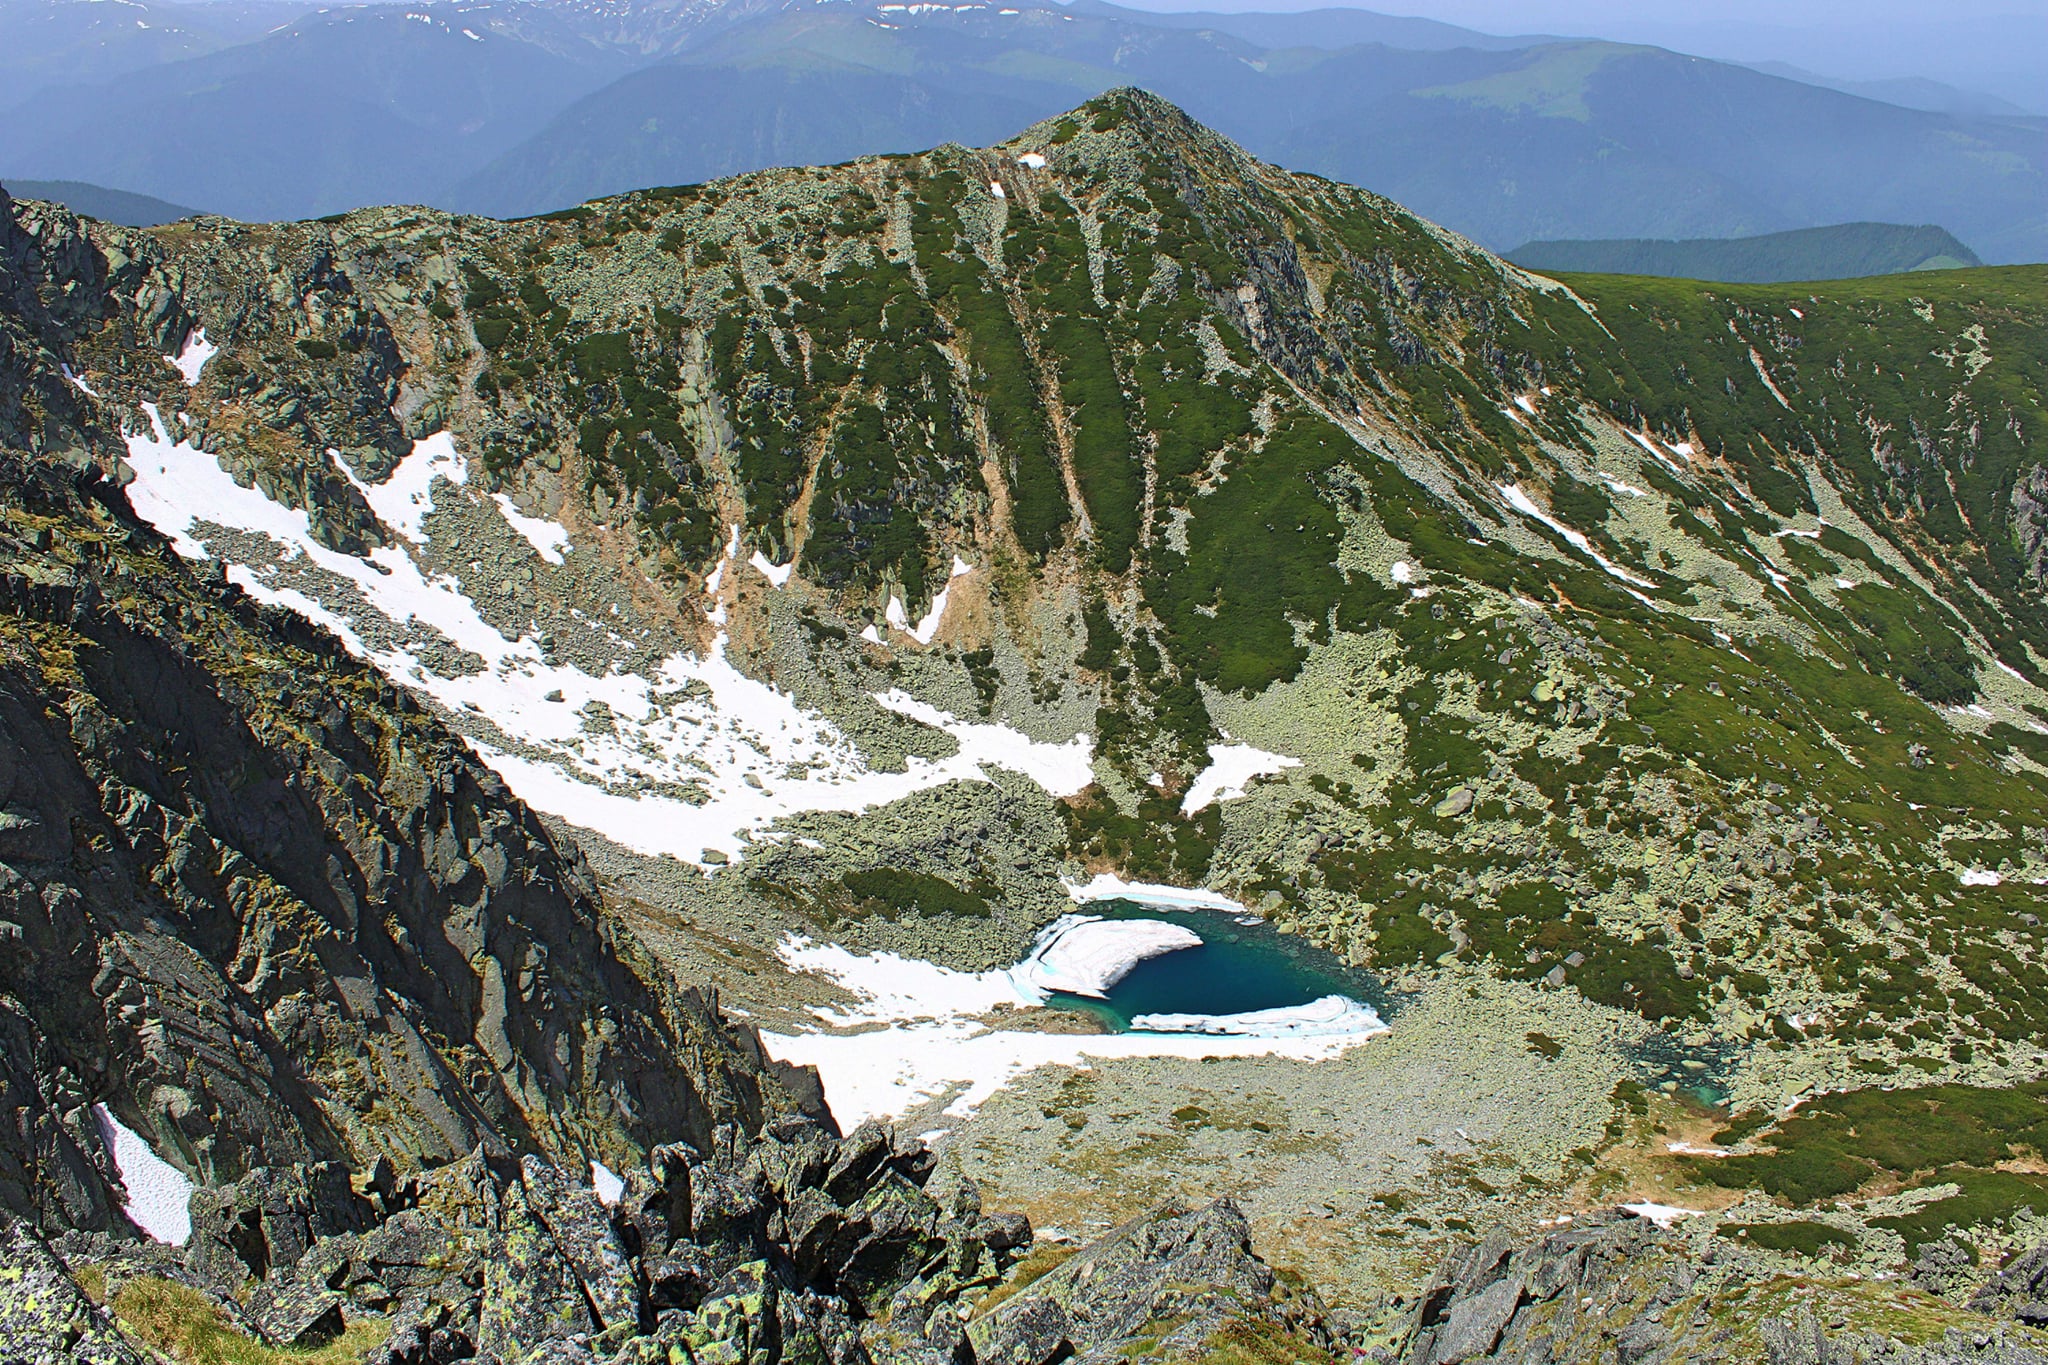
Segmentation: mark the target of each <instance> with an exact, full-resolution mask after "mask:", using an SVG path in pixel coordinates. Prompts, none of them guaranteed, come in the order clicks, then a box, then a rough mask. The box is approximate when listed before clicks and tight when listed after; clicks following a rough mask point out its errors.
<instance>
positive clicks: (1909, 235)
mask: <svg viewBox="0 0 2048 1365" xmlns="http://www.w3.org/2000/svg"><path fill="white" fill-rule="evenodd" d="M1507 258H1508V259H1509V260H1511V261H1513V262H1515V263H1516V264H1517V265H1522V266H1526V267H1528V268H1529V269H1531V270H1540V271H1544V272H1546V273H1555V272H1557V271H1570V272H1577V273H1582V274H1613V275H1662V276H1667V277H1676V278H1681V279H1694V280H1723V281H1729V282H1735V283H1747V284H1768V283H1775V282H1781V281H1792V280H1843V279H1854V278H1861V277H1866V276H1870V275H1899V274H1905V273H1907V272H1909V271H1914V270H1925V269H1950V268H1954V267H1961V266H1977V265H1982V264H1983V262H1982V261H1980V260H1978V259H1977V256H1976V253H1975V252H1973V251H1971V250H1970V249H1969V248H1968V247H1966V246H1964V245H1963V244H1962V243H1961V242H1959V241H1957V240H1956V239H1955V237H1954V236H1952V235H1951V234H1950V233H1948V232H1947V231H1945V230H1943V229H1941V228H1938V227H1904V226H1900V225H1898V224H1893V223H1842V224H1839V225H1836V226H1833V227H1817V228H1803V229H1800V230H1799V231H1796V232H1772V233H1766V234H1764V235H1763V236H1760V237H1736V238H1694V239H1691V240H1688V241H1675V242H1674V241H1650V240H1645V239H1619V240H1612V241H1550V242H1529V243H1527V244H1526V245H1523V246H1519V247H1516V248H1515V249H1514V250H1513V251H1510V252H1508V253H1507Z"/></svg>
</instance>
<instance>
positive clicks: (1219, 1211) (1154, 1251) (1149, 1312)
mask: <svg viewBox="0 0 2048 1365" xmlns="http://www.w3.org/2000/svg"><path fill="white" fill-rule="evenodd" d="M1234 1332H1235V1333H1244V1332H1250V1333H1253V1334H1261V1333H1271V1334H1275V1335H1278V1336H1280V1337H1282V1338H1284V1339H1286V1340H1288V1341H1291V1342H1296V1343H1301V1344H1304V1345H1309V1346H1312V1347H1328V1346H1329V1345H1330V1344H1331V1337H1330V1333H1329V1328H1328V1327H1327V1325H1326V1324H1325V1323H1324V1321H1323V1317H1322V1311H1321V1308H1320V1306H1319V1305H1318V1304H1317V1303H1316V1301H1315V1300H1314V1298H1313V1296H1309V1295H1297V1294H1296V1293H1294V1292H1293V1291H1291V1290H1290V1289H1288V1288H1287V1287H1286V1286H1285V1285H1283V1284H1282V1283H1281V1282H1280V1281H1279V1280H1278V1279H1277V1278H1276V1277H1275V1275H1274V1274H1273V1271H1272V1269H1271V1267H1269V1266H1268V1265H1267V1264H1266V1263H1265V1262H1264V1261H1263V1260H1261V1259H1259V1257H1258V1256H1257V1255H1256V1254H1254V1253H1253V1251H1252V1249H1251V1230H1250V1228H1249V1227H1248V1226H1247V1224H1246V1223H1245V1218H1244V1214H1243V1213H1241V1212H1239V1210H1238V1208H1237V1206H1236V1205H1235V1204H1233V1203H1232V1202H1230V1201H1229V1200H1227V1199H1221V1200H1217V1201H1216V1202H1215V1203H1213V1204H1210V1205H1208V1206H1207V1207H1205V1208H1202V1209H1199V1210H1196V1211H1194V1212H1182V1211H1179V1210H1175V1209H1166V1210H1162V1211H1160V1212H1158V1213H1155V1214H1153V1215H1151V1216H1150V1217H1147V1218H1141V1219H1138V1220H1136V1221H1134V1222H1131V1223H1127V1224H1125V1225H1124V1226H1123V1227H1121V1228H1118V1229H1117V1230H1116V1231H1115V1232H1112V1233H1110V1234H1109V1235H1107V1236H1105V1237H1103V1238H1102V1239H1100V1240H1099V1241H1097V1242H1095V1243H1093V1244H1091V1245H1089V1246H1088V1247H1086V1248H1085V1249H1083V1250H1081V1251H1080V1252H1077V1253H1076V1254H1075V1255H1074V1256H1073V1257H1071V1258H1070V1259H1068V1260H1067V1261H1066V1262H1065V1263H1063V1264H1062V1265H1061V1266H1060V1267H1059V1268H1058V1269H1057V1270H1054V1271H1052V1272H1051V1273H1050V1274H1047V1275H1045V1276H1043V1277H1041V1278H1039V1279H1038V1280H1035V1281H1034V1282H1032V1284H1031V1285H1030V1286H1029V1287H1028V1288H1026V1289H1025V1290H1023V1291H1022V1292H1020V1293H1018V1294H1016V1295H1015V1296H1013V1297H1011V1298H1009V1299H1008V1300H1006V1301H1004V1302H1003V1303H1002V1304H1001V1305H1000V1306H998V1307H997V1308H995V1309H994V1310H993V1311H991V1312H989V1313H987V1314H986V1315H984V1316H982V1317H980V1318H978V1319H976V1320H975V1321H974V1322H973V1323H971V1324H969V1326H968V1329H967V1335H968V1339H969V1341H970V1342H971V1343H972V1345H973V1348H974V1356H973V1358H974V1359H975V1360H977V1361H980V1362H983V1365H1051V1362H1054V1361H1060V1360H1068V1359H1075V1360H1082V1361H1093V1360H1105V1361H1106V1360H1121V1359H1125V1358H1126V1355H1125V1350H1126V1348H1127V1347H1128V1346H1129V1345H1130V1344H1131V1343H1132V1342H1133V1341H1135V1340H1138V1339H1140V1338H1142V1339H1144V1340H1145V1342H1146V1343H1147V1345H1148V1346H1149V1348H1150V1353H1151V1354H1153V1355H1155V1356H1157V1357H1159V1358H1161V1359H1165V1360H1179V1359H1202V1358H1204V1356H1205V1353H1206V1349H1207V1347H1208V1346H1209V1344H1210V1343H1211V1342H1212V1341H1216V1340H1218V1339H1220V1338H1223V1337H1225V1336H1226V1335H1227V1334H1230V1333H1234Z"/></svg>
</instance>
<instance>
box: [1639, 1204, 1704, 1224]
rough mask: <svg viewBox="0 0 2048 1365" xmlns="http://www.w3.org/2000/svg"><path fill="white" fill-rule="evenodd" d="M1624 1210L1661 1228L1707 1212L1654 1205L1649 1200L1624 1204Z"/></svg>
mask: <svg viewBox="0 0 2048 1365" xmlns="http://www.w3.org/2000/svg"><path fill="white" fill-rule="evenodd" d="M1622 1208H1624V1209H1626V1210H1627V1211H1628V1212H1630V1213H1632V1214H1634V1215H1635V1216H1636V1217H1638V1218H1647V1219H1649V1220H1650V1221H1651V1222H1652V1223H1655V1224H1656V1225H1657V1226H1658V1227H1660V1228H1668V1227H1670V1226H1671V1225H1672V1224H1673V1223H1675V1222H1677V1221H1678V1220H1679V1219H1681V1218H1696V1217H1698V1216H1699V1215H1700V1214H1702V1213H1704V1212H1706V1210H1704V1209H1681V1208H1679V1207H1678V1206H1677V1205H1676V1204H1653V1203H1651V1202H1649V1201H1648V1200H1644V1201H1642V1202H1641V1203H1636V1204H1623V1205H1622Z"/></svg>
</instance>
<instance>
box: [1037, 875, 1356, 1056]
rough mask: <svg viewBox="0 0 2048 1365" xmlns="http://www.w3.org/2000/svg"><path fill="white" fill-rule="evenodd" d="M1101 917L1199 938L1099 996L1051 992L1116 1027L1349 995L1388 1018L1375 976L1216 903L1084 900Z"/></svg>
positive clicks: (1064, 1002) (1059, 1000)
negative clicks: (1189, 906) (1211, 906)
mask: <svg viewBox="0 0 2048 1365" xmlns="http://www.w3.org/2000/svg"><path fill="white" fill-rule="evenodd" d="M1086 909H1087V913H1089V914H1092V915H1100V916H1101V917H1102V918H1104V919H1155V920H1163V921H1165V922H1166V923H1168V924H1178V925H1182V926H1184V927H1186V928H1188V929H1192V930H1194V931H1195V932H1196V933H1197V934H1199V935H1201V937H1202V946H1201V947H1199V948H1182V949H1180V950H1179V951H1178V952H1172V953H1166V954H1164V955H1162V956H1160V957H1154V958H1147V959H1146V960H1145V961H1143V962H1140V963H1139V964H1138V965H1137V966H1136V967H1134V968H1132V969H1131V974H1130V975H1129V976H1126V977H1125V978H1124V979H1123V980H1122V981H1119V982H1117V983H1116V985H1114V986H1111V987H1110V988H1109V998H1108V999H1107V1000H1091V999H1088V998H1087V997H1085V996H1078V995H1066V994H1055V995H1054V996H1053V998H1052V1003H1053V1004H1055V1005H1057V1006H1059V1007H1060V1008H1062V1009H1071V1010H1085V1011H1087V1012H1088V1013H1089V1014H1092V1015H1095V1016H1096V1017H1097V1018H1099V1019H1101V1020H1102V1021H1103V1022H1104V1023H1106V1024H1108V1025H1109V1026H1110V1028H1111V1029H1113V1030H1114V1031H1116V1032H1118V1033H1125V1032H1128V1031H1129V1030H1130V1027H1131V1020H1132V1019H1133V1018H1135V1017H1137V1016H1138V1015H1141V1014H1244V1013H1247V1012H1249V1011H1251V1010H1267V1009H1278V1008H1281V1007H1283V1006H1287V1005H1306V1004H1308V1003H1309V1002H1310V1001H1312V1000H1320V999H1322V998H1323V997H1324V996H1326V995H1343V996H1349V997H1350V998H1351V999H1353V1000H1357V1001H1361V1002H1363V1003H1364V1004H1367V1005H1370V1006H1372V1007H1373V1009H1374V1010H1376V1011H1377V1012H1378V1013H1379V1015H1380V1017H1381V1018H1382V1019H1387V1018H1390V1012H1389V1009H1388V1001H1387V993H1386V991H1385V989H1384V988H1382V987H1381V985H1380V983H1379V981H1378V979H1377V978H1375V977H1374V976H1373V975H1372V974H1371V973H1369V972H1363V971H1360V970H1358V969H1357V968H1355V967H1352V966H1349V965H1347V964H1346V963H1344V962H1342V961H1340V960H1339V959H1338V958H1337V957H1336V956H1335V955H1333V954H1331V953H1328V952H1325V951H1324V950H1323V949H1321V948H1318V947H1316V946H1315V945H1313V944H1310V943H1305V942H1303V941H1302V940H1301V939H1300V938H1298V937H1296V936H1295V935H1292V934H1282V933H1279V932H1278V931H1276V930H1275V929H1274V928H1273V927H1272V926H1271V925H1269V924H1266V923H1264V922H1263V921H1261V922H1259V923H1256V924H1241V923H1239V922H1238V917H1237V916H1236V915H1232V914H1228V913H1226V912H1224V911H1221V910H1167V909H1162V908H1160V907H1158V906H1153V905H1139V904H1137V903H1135V902H1132V901H1101V902H1098V903H1096V904H1093V905H1090V906H1088V907H1086Z"/></svg>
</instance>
